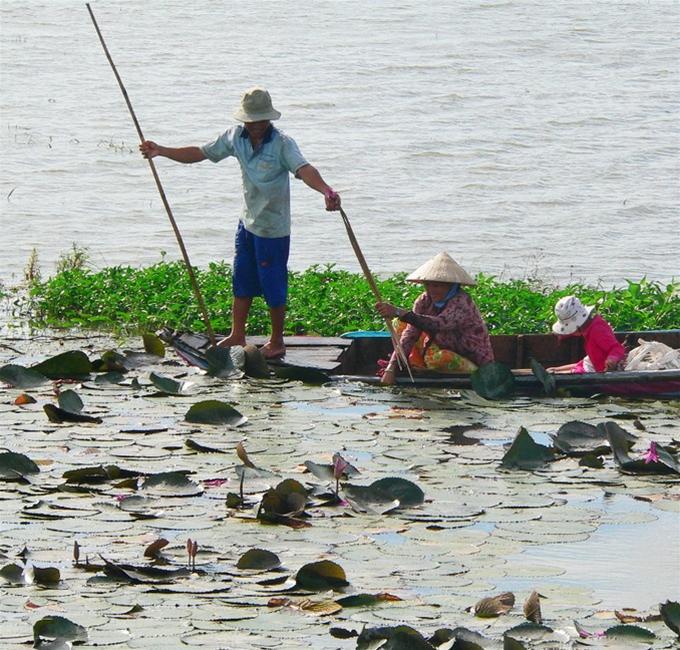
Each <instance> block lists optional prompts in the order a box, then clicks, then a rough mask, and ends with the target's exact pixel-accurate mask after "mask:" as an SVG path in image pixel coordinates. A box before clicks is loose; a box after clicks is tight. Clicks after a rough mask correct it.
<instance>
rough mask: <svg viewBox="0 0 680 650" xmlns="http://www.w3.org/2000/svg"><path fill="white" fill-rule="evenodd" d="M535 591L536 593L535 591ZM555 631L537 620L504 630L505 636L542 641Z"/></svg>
mask: <svg viewBox="0 0 680 650" xmlns="http://www.w3.org/2000/svg"><path fill="white" fill-rule="evenodd" d="M533 593H536V592H535V591H534V592H533ZM552 633H553V629H552V628H551V627H548V626H547V625H541V624H540V623H537V622H525V623H520V624H519V625H515V627H511V628H510V629H509V630H506V631H505V632H504V636H511V637H514V638H517V637H519V638H520V639H523V640H529V641H541V640H543V639H545V638H546V637H547V636H548V635H550V634H552Z"/></svg>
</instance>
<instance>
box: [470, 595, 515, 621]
mask: <svg viewBox="0 0 680 650" xmlns="http://www.w3.org/2000/svg"><path fill="white" fill-rule="evenodd" d="M514 606H515V594H513V593H512V592H511V591H506V592H504V593H502V594H498V596H490V597H489V598H482V599H481V600H480V601H478V602H477V603H475V606H474V608H472V609H474V612H475V616H478V617H479V618H494V617H496V616H500V615H501V614H507V613H508V612H509V611H510V610H511V609H512V608H513V607H514Z"/></svg>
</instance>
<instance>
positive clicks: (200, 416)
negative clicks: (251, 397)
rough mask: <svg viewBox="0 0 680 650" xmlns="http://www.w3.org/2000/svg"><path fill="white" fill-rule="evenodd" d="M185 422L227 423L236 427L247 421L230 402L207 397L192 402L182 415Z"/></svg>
mask: <svg viewBox="0 0 680 650" xmlns="http://www.w3.org/2000/svg"><path fill="white" fill-rule="evenodd" d="M184 419H185V420H186V421H187V422H194V423H196V424H227V425H229V426H232V427H238V426H240V425H242V424H244V423H245V422H247V421H248V418H247V417H245V416H244V415H241V413H239V412H238V411H237V410H236V409H235V408H234V407H233V406H232V405H231V404H227V403H226V402H221V401H219V400H216V399H208V400H204V401H203V402H198V403H196V404H194V405H193V406H192V407H191V408H190V409H189V410H188V411H187V412H186V415H185V416H184Z"/></svg>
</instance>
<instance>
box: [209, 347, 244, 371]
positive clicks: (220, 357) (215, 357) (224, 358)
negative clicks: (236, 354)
mask: <svg viewBox="0 0 680 650" xmlns="http://www.w3.org/2000/svg"><path fill="white" fill-rule="evenodd" d="M205 360H206V361H207V363H208V369H207V373H208V374H209V375H211V376H212V377H218V378H219V379H238V378H240V377H242V376H243V372H242V371H240V370H239V369H238V368H237V367H236V366H235V365H234V360H233V359H232V356H231V353H230V351H229V348H221V347H218V346H212V347H210V348H208V349H207V350H206V351H205Z"/></svg>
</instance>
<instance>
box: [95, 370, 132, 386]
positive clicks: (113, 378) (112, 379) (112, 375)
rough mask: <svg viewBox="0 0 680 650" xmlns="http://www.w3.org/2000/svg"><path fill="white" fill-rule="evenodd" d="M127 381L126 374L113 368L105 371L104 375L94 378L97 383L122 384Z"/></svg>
mask: <svg viewBox="0 0 680 650" xmlns="http://www.w3.org/2000/svg"><path fill="white" fill-rule="evenodd" d="M124 381H125V375H124V374H123V373H122V372H119V371H118V370H111V371H109V372H105V373H104V374H103V375H97V376H96V377H95V378H94V383H95V384H120V383H122V382H124Z"/></svg>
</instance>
